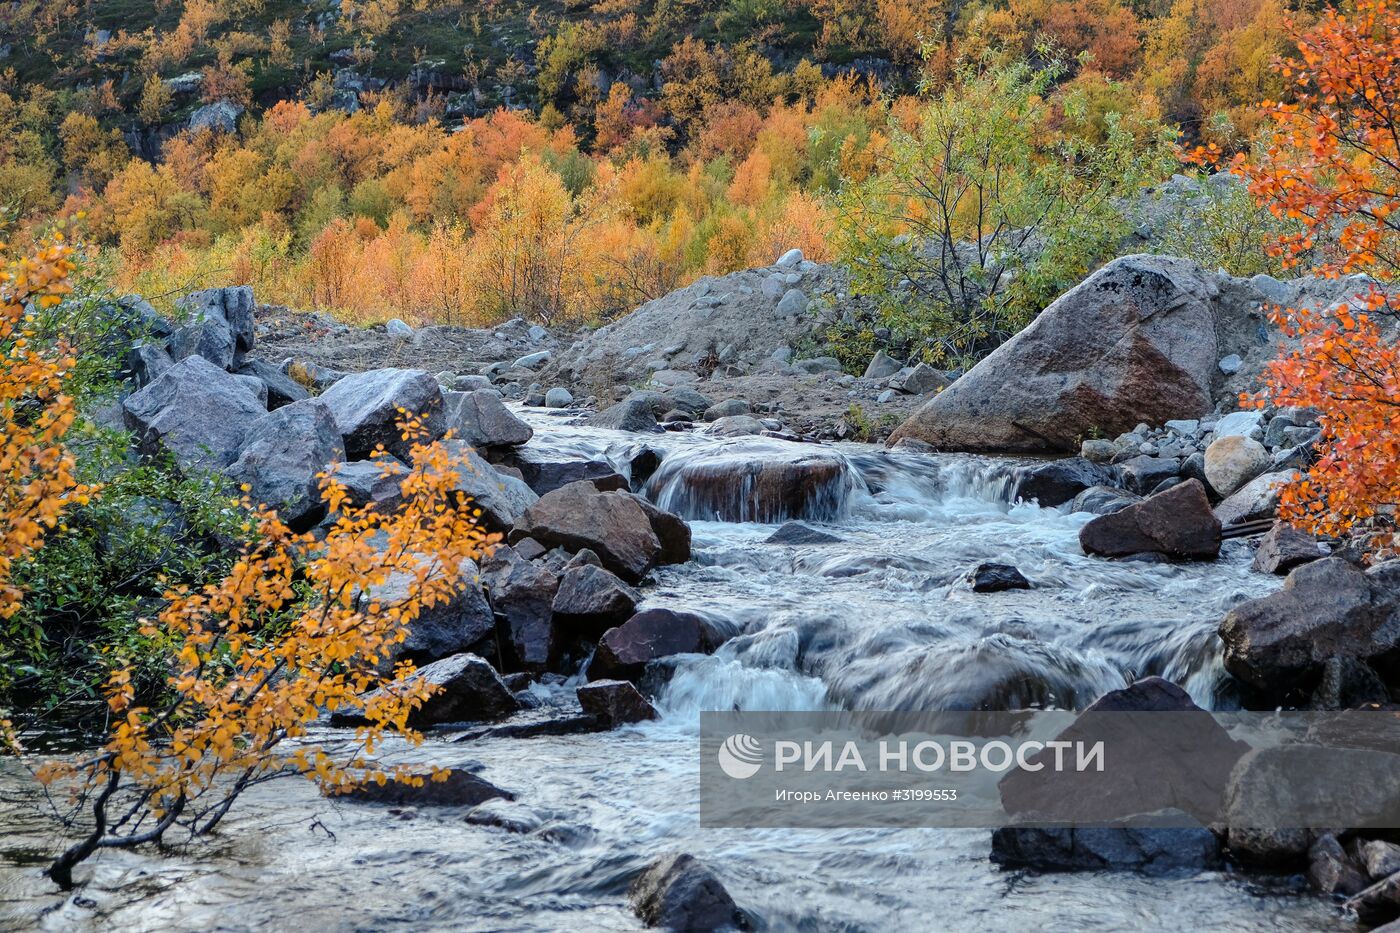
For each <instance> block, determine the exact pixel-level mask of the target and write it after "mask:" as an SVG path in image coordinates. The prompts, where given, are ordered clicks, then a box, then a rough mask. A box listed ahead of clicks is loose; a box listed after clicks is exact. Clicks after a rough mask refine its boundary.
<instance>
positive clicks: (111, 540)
mask: <svg viewBox="0 0 1400 933" xmlns="http://www.w3.org/2000/svg"><path fill="white" fill-rule="evenodd" d="M130 441H131V438H130V435H128V434H127V433H126V432H123V431H116V430H112V429H110V428H102V427H98V426H96V425H94V424H92V423H91V422H84V423H80V424H79V426H78V427H77V428H75V430H74V432H73V440H72V447H73V449H74V450H75V452H77V453H78V457H79V466H80V470H81V473H82V479H83V481H84V482H101V483H102V484H103V486H102V490H101V492H100V494H99V495H98V496H96V497H94V498H93V500H92V501H91V503H90V504H88V505H86V506H82V507H77V508H74V509H73V510H72V512H71V513H70V514H69V517H68V520H67V522H66V524H65V525H63V526H62V527H61V528H60V529H58V530H55V531H54V532H53V533H51V534H50V535H49V538H48V541H47V543H46V544H45V545H44V547H43V548H42V549H40V550H38V551H36V552H34V553H33V554H32V555H31V557H30V558H29V560H28V561H26V562H25V563H23V564H21V565H19V566H18V567H17V568H16V572H15V580H16V582H17V583H18V584H19V585H20V586H21V587H23V588H24V590H25V594H26V595H25V600H24V604H23V607H22V609H21V611H20V613H19V614H18V615H16V616H15V617H14V618H12V619H9V620H7V621H5V622H3V623H0V626H3V628H0V708H5V709H10V710H19V711H22V712H21V715H20V716H19V718H18V721H17V723H16V724H17V725H19V726H20V727H21V728H32V727H33V726H35V725H36V724H37V723H39V722H40V721H42V722H45V723H46V724H48V725H71V724H74V723H77V722H80V721H83V722H86V723H91V724H96V725H100V724H101V716H100V715H96V716H95V714H96V713H98V712H99V711H100V709H101V707H102V703H103V699H102V698H103V691H102V686H103V684H104V683H105V682H106V679H107V675H108V672H109V671H110V670H111V669H112V668H113V666H115V665H120V664H126V663H131V664H133V665H134V666H135V667H136V669H137V670H138V671H139V672H140V675H141V676H140V681H141V682H139V683H138V689H139V690H140V691H141V694H142V695H143V696H150V695H151V692H152V691H154V690H155V689H157V688H158V687H159V686H160V685H161V684H163V683H164V678H165V674H166V671H165V670H164V668H163V664H162V662H161V661H160V659H161V658H162V657H166V656H168V655H167V653H166V652H165V651H163V650H161V646H158V645H154V644H151V643H150V642H149V640H148V639H145V638H143V637H142V636H140V635H139V634H138V629H139V628H140V619H141V618H143V617H147V616H151V615H153V614H154V613H155V612H156V611H158V609H159V606H160V603H161V595H162V593H164V592H165V591H166V590H167V588H168V587H170V586H174V585H179V584H189V585H192V586H199V585H202V584H203V583H205V582H207V581H210V580H215V579H220V578H221V577H222V576H223V574H224V573H225V572H226V571H227V569H228V565H229V562H230V556H229V555H230V551H229V548H230V546H231V545H234V544H236V543H237V542H239V541H241V540H242V539H243V538H244V537H245V536H246V532H245V531H244V528H245V523H246V520H247V519H246V515H245V514H244V512H243V510H242V509H241V508H240V507H238V506H237V505H235V503H234V500H233V495H232V494H231V493H230V491H229V490H228V489H227V488H226V487H225V486H223V485H221V484H220V483H218V482H217V481H215V480H214V479H213V478H211V477H207V476H182V475H181V474H180V472H179V471H178V470H176V469H175V468H174V466H173V465H172V464H170V463H168V462H163V461H155V462H149V463H137V462H133V461H132V460H131V459H130V458H129V453H128V451H129V449H130Z"/></svg>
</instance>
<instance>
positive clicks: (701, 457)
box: [0, 412, 1353, 933]
mask: <svg viewBox="0 0 1400 933" xmlns="http://www.w3.org/2000/svg"><path fill="white" fill-rule="evenodd" d="M530 418H531V420H532V421H533V422H534V423H535V426H536V429H537V434H536V440H535V441H532V442H531V443H532V446H533V447H534V448H536V449H540V450H553V451H556V452H557V451H569V452H573V453H578V454H581V455H584V454H593V455H597V454H601V453H603V452H605V451H606V450H608V449H609V448H612V449H613V451H614V453H616V451H617V450H618V449H620V448H621V447H625V446H627V445H630V444H635V443H636V442H637V438H636V436H635V435H621V434H616V433H613V432H605V431H597V430H589V429H585V428H579V427H573V426H570V425H567V424H565V423H564V422H563V421H562V419H560V418H557V417H552V416H549V415H546V414H544V413H540V412H532V413H530ZM648 443H653V444H654V445H655V446H657V447H659V448H662V449H664V450H665V451H666V459H665V461H664V462H663V464H662V468H661V470H660V471H658V473H657V474H656V475H655V476H654V477H653V478H652V480H651V482H650V483H649V485H648V494H649V495H651V496H652V497H653V498H654V499H656V500H657V501H660V502H661V503H662V504H664V505H666V506H667V507H668V508H674V509H678V510H681V511H683V512H686V513H688V517H690V518H692V519H693V521H692V524H693V529H694V544H695V549H694V550H695V556H694V560H692V561H691V562H690V563H689V564H686V565H684V566H678V567H668V568H664V569H662V570H661V571H659V572H658V573H657V574H656V580H655V582H654V584H653V585H651V586H649V587H648V588H647V590H646V591H645V592H646V605H647V606H671V607H676V608H685V609H690V610H697V611H701V612H704V613H707V614H709V615H711V616H712V617H714V618H716V619H718V620H724V621H726V622H728V623H731V624H733V625H734V626H736V627H737V628H738V629H739V630H740V632H741V634H740V635H738V636H737V637H735V638H733V639H731V640H730V641H729V642H728V643H726V644H725V645H724V646H723V647H722V648H721V649H720V650H719V651H718V652H717V653H716V654H715V655H714V656H712V657H695V658H686V659H684V660H682V661H681V662H680V663H679V665H678V666H677V668H676V671H675V673H674V675H673V676H672V678H671V679H670V681H669V683H668V684H666V686H665V687H664V688H663V692H662V693H661V695H660V697H659V699H658V707H659V709H660V711H661V713H662V716H661V719H660V720H659V721H657V722H654V723H647V724H643V725H640V726H633V727H628V728H625V729H622V730H619V731H617V732H612V733H605V734H592V735H573V736H562V737H544V738H533V739H503V738H497V739H484V740H477V741H471V742H454V741H452V740H453V739H454V738H455V737H456V736H457V733H453V732H439V733H434V734H433V735H431V736H430V737H429V739H428V741H427V742H426V743H425V744H424V745H423V746H422V747H420V748H417V749H412V750H406V749H394V750H391V752H390V755H391V757H393V758H394V759H395V760H409V761H422V762H429V761H431V762H434V763H437V764H439V765H444V766H457V767H463V766H480V768H481V774H482V775H483V776H484V777H486V778H487V779H489V780H491V781H492V782H494V783H496V784H499V785H500V786H502V787H505V788H507V789H509V790H511V791H514V792H515V793H516V794H517V796H518V801H517V802H515V803H509V804H507V803H504V802H501V801H494V802H492V803H491V804H488V805H487V807H488V808H489V809H490V810H491V811H493V812H494V813H495V814H496V816H498V817H499V819H498V820H497V822H499V823H503V824H506V827H505V828H503V827H502V826H484V825H478V824H476V823H468V822H467V821H466V820H465V819H464V815H465V814H464V812H463V811H458V810H450V809H449V810H431V809H421V810H418V811H416V812H414V811H408V812H390V811H388V810H386V809H384V808H380V807H372V806H363V805H354V804H346V803H331V802H328V801H327V800H325V799H322V798H321V797H319V796H318V795H317V794H316V792H315V790H314V788H312V787H311V786H310V785H309V784H306V783H304V782H300V781H285V782H281V783H278V784H273V785H267V786H264V787H260V788H257V789H255V790H254V791H252V792H251V793H250V794H249V795H247V797H246V798H245V799H244V800H243V801H242V802H240V805H239V806H238V807H237V808H236V809H235V811H234V813H233V815H231V816H230V818H229V820H227V821H226V822H225V824H224V825H225V826H226V827H227V831H226V832H224V833H222V834H221V839H220V840H219V841H216V842H214V843H209V844H201V845H199V846H196V847H194V848H191V849H180V850H175V851H171V852H168V853H164V854H159V853H152V852H137V853H130V852H108V853H104V854H102V855H100V856H99V857H97V858H95V859H94V860H93V861H92V863H91V864H90V866H89V867H86V868H84V869H82V870H80V872H79V877H80V878H82V877H90V878H91V880H90V882H89V883H88V884H86V885H85V886H83V887H81V888H80V889H79V890H78V891H77V892H76V893H75V894H74V895H70V896H67V897H65V896H62V895H59V894H57V893H55V892H54V890H53V889H52V886H51V885H49V884H48V883H47V881H46V880H45V879H44V878H43V877H42V875H41V872H40V866H41V865H42V864H43V861H44V858H45V857H46V856H51V855H52V854H53V853H54V852H56V851H57V849H58V847H59V845H60V841H59V840H58V839H56V838H55V834H54V831H53V824H52V823H51V821H49V819H48V818H47V817H46V816H45V815H44V813H43V810H42V808H41V807H40V806H39V802H40V801H39V796H38V793H37V791H36V788H35V785H34V784H33V783H32V782H31V781H29V780H27V778H26V776H25V775H23V774H22V773H21V772H19V771H18V770H17V768H16V766H15V765H14V763H13V762H5V761H3V760H0V928H8V927H10V926H13V927H14V928H16V929H30V928H36V929H45V930H55V931H58V930H62V931H67V930H103V931H107V930H143V931H145V930H152V931H155V930H245V929H252V930H267V931H281V930H288V929H294V928H295V929H303V930H306V931H308V933H311V931H320V930H347V931H349V930H364V931H371V930H521V931H527V930H559V931H564V930H568V931H573V930H585V931H586V930H630V929H637V928H638V926H639V924H638V921H637V920H636V918H635V917H634V916H633V915H632V913H631V912H630V911H629V909H628V907H627V904H626V889H627V885H628V882H629V880H630V878H631V877H632V876H633V875H634V874H635V873H636V871H637V870H639V869H640V868H641V867H642V866H643V865H645V864H646V863H647V862H649V861H651V860H652V859H653V858H655V857H656V856H657V855H658V854H660V853H663V852H667V851H676V850H680V851H686V852H690V853H691V854H693V855H695V856H697V857H699V858H701V859H702V860H704V861H706V862H707V863H708V864H709V865H710V866H711V867H712V868H714V870H715V871H716V872H717V874H719V876H720V877H721V879H722V880H723V881H724V883H725V885H726V886H727V887H728V888H729V890H730V892H731V893H732V894H733V895H734V897H735V899H736V900H737V901H738V902H739V903H740V905H741V906H743V907H746V908H748V909H749V910H750V911H751V912H752V913H753V914H755V915H756V916H757V917H759V918H760V919H761V920H762V921H763V922H764V923H766V924H767V928H768V929H772V930H812V931H826V930H872V931H886V930H1126V929H1148V930H1184V929H1191V930H1232V931H1252V930H1260V931H1264V930H1319V929H1334V928H1335V929H1350V928H1353V927H1352V925H1351V924H1350V923H1348V922H1346V921H1344V920H1343V919H1342V918H1341V917H1340V916H1339V915H1338V913H1337V912H1336V910H1335V909H1334V908H1332V907H1330V906H1328V905H1327V904H1325V903H1323V902H1322V901H1320V900H1318V899H1316V898H1313V897H1311V896H1309V895H1306V894H1299V893H1297V892H1296V890H1295V889H1294V886H1291V885H1290V884H1288V883H1286V882H1284V881H1271V880H1261V879H1258V878H1250V877H1248V876H1238V875H1232V874H1229V873H1204V874H1198V875H1182V876H1168V877H1154V878H1144V877H1140V876H1136V875H1131V874H1115V873H1087V874H1063V875H1054V874H1050V875H1037V874H1028V873H1019V872H1006V871H1001V870H999V869H997V868H996V867H995V866H994V865H992V864H991V863H990V862H989V861H988V858H987V855H988V851H989V835H990V834H989V833H988V832H987V831H985V830H935V829H910V830H878V831H876V830H825V831H815V830H804V831H793V830H779V829H765V830H747V831H739V830H717V829H701V828H700V827H699V823H698V815H697V800H698V773H697V767H698V766H697V745H696V736H697V728H698V713H699V712H700V711H701V710H706V709H720V710H730V709H742V710H807V709H825V708H848V709H876V710H878V709H945V708H951V709H964V708H978V707H983V706H985V707H988V708H1024V707H1035V706H1048V707H1060V708H1080V707H1083V706H1085V705H1086V704H1088V703H1089V702H1092V700H1093V699H1095V698H1096V697H1097V696H1099V695H1100V694H1101V693H1103V692H1104V691H1106V690H1110V689H1113V688H1116V687H1121V686H1123V685H1124V684H1125V683H1127V682H1129V681H1130V680H1131V679H1133V678H1134V677H1137V676H1143V675H1147V674H1162V675H1163V676H1166V677H1168V678H1170V679H1172V680H1175V681H1177V682H1178V683H1181V684H1183V685H1184V686H1185V687H1186V688H1187V689H1188V690H1189V691H1190V692H1191V694H1192V696H1193V697H1194V698H1195V699H1196V701H1197V702H1198V703H1201V704H1202V705H1205V706H1211V707H1224V706H1228V705H1229V704H1230V703H1231V696H1230V694H1229V690H1228V687H1227V685H1226V678H1225V677H1224V674H1223V671H1222V668H1221V665H1220V660H1219V652H1218V648H1217V639H1216V637H1215V634H1214V632H1215V626H1216V624H1217V623H1218V621H1219V619H1220V618H1221V616H1222V615H1223V613H1224V612H1225V611H1226V610H1227V609H1228V608H1229V607H1230V606H1231V605H1232V604H1234V603H1235V602H1237V601H1239V600H1241V599H1244V598H1249V597H1253V596H1257V595H1261V594H1263V593H1266V592H1268V591H1269V590H1270V589H1272V588H1274V587H1276V586H1277V582H1276V581H1275V580H1274V579H1272V578H1269V577H1264V576H1261V575H1258V574H1252V573H1251V572H1250V571H1249V553H1248V546H1247V545H1244V544H1242V543H1238V542H1234V543H1227V545H1226V548H1225V552H1224V554H1223V557H1222V559H1221V560H1220V561H1219V562H1217V563H1214V564H1209V565H1195V566H1186V565H1161V564H1140V563H1109V562H1105V561H1102V560H1095V559H1090V558H1087V557H1085V556H1084V555H1083V554H1082V553H1081V552H1080V550H1079V547H1078V537H1077V535H1078V530H1079V528H1080V527H1081V525H1082V524H1083V523H1084V522H1085V521H1087V520H1088V518H1089V516H1087V515H1082V514H1080V515H1075V514H1069V513H1068V511H1067V510H1066V509H1060V510H1056V509H1042V508H1040V507H1038V506H1036V505H1034V504H1013V503H1010V502H1008V501H1007V490H1008V488H1009V485H1010V484H1009V483H1008V481H1007V476H1008V475H1009V468H1010V464H1008V463H1007V462H1004V461H1001V462H999V461H992V460H986V459H978V458H960V457H933V456H923V455H917V454H909V453H886V452H884V451H880V450H877V449H875V448H871V447H864V446H860V445H845V446H841V447H839V448H831V447H814V446H812V445H797V444H789V443H786V442H781V441H771V440H766V439H744V440H738V441H719V440H716V439H711V438H705V437H700V436H689V435H664V436H658V437H657V438H656V439H655V440H654V441H650V440H649V441H648ZM814 456H815V457H818V458H825V459H826V460H828V461H832V462H835V463H836V464H837V465H838V469H836V470H835V471H834V472H832V473H831V474H829V475H827V476H826V477H825V479H824V481H823V483H822V484H821V486H820V488H818V489H816V490H815V494H814V495H813V496H812V497H811V498H810V500H809V501H808V503H807V508H808V511H809V514H811V515H815V516H816V518H818V519H821V520H814V521H813V522H812V524H813V525H814V526H815V527H818V528H820V529H822V530H824V531H826V532H828V533H830V534H831V535H834V536H835V537H837V538H839V539H840V540H839V541H837V542H830V543H824V544H811V545H798V546H790V545H782V544H770V543H766V539H767V538H768V537H769V536H770V535H771V534H772V533H773V531H774V528H775V526H774V525H773V524H759V523H756V522H740V521H714V520H704V519H705V518H706V517H714V516H720V517H725V516H737V517H743V518H759V517H761V518H771V519H776V518H781V517H782V515H783V514H784V513H785V512H787V511H790V510H791V507H790V505H788V504H782V505H780V506H772V505H771V503H769V504H765V502H763V501H759V502H756V501H755V499H759V500H766V499H771V497H773V496H774V495H776V494H781V491H780V490H775V489H774V488H772V487H771V485H768V486H765V484H764V483H763V481H762V478H761V477H759V478H755V477H754V474H753V473H752V471H750V472H749V473H745V472H744V470H745V466H744V465H745V464H752V463H753V462H754V461H755V460H760V459H762V460H768V461H771V460H773V459H777V460H785V459H786V460H792V461H795V462H799V463H800V462H802V461H804V460H806V459H807V458H810V457H814ZM717 462H722V463H725V464H727V466H725V467H724V468H723V470H722V471H721V472H722V473H723V475H724V476H726V477H727V480H726V484H721V486H720V487H719V489H720V491H719V492H716V487H715V486H714V484H713V483H712V482H710V483H708V485H707V484H706V482H701V483H700V484H699V485H697V484H696V483H695V478H696V477H697V476H700V477H702V479H703V478H704V476H705V471H706V469H708V467H707V464H710V465H713V464H715V463H717ZM712 472H713V471H712ZM709 478H710V479H711V480H712V479H713V476H710V477H709ZM982 561H997V562H1001V563H1007V564H1014V565H1015V566H1016V567H1018V568H1019V569H1020V570H1021V572H1022V573H1024V574H1025V576H1026V577H1028V578H1029V579H1030V580H1031V581H1032V582H1033V583H1034V585H1035V586H1034V589H1031V590H1024V591H1011V592H1005V593H997V594H974V593H972V592H970V591H969V590H968V589H967V587H966V586H965V585H964V584H961V583H960V580H961V578H962V576H963V575H964V574H965V573H966V572H967V570H968V569H969V568H970V567H972V566H974V565H976V564H978V563H980V562H982ZM532 690H534V691H535V693H536V695H537V696H538V697H539V699H540V701H541V703H542V704H543V706H542V709H541V710H540V711H537V712H536V713H534V714H533V715H536V716H543V715H547V714H548V713H549V711H550V710H552V709H556V708H558V709H561V710H562V709H563V708H565V707H567V706H568V704H569V703H570V702H571V697H572V692H573V691H572V688H571V686H563V687H552V688H546V687H542V686H536V687H534V688H532ZM317 737H318V739H321V740H323V741H326V742H328V743H331V744H333V743H335V742H336V741H339V739H337V737H336V733H335V732H333V731H326V732H323V733H321V734H319V735H318V736H317Z"/></svg>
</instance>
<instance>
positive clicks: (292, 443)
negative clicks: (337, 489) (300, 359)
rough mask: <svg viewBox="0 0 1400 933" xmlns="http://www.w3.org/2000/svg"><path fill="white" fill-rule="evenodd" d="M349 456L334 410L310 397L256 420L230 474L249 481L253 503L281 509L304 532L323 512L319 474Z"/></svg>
mask: <svg viewBox="0 0 1400 933" xmlns="http://www.w3.org/2000/svg"><path fill="white" fill-rule="evenodd" d="M344 459H345V447H344V445H342V444H341V442H340V432H339V431H338V430H336V427H335V419H334V418H332V417H331V413H330V409H328V408H326V406H325V405H324V404H323V403H322V402H321V401H320V400H318V399H307V400H305V401H302V402H294V403H293V404H291V405H287V406H285V407H283V408H279V409H278V410H277V411H274V412H272V413H270V414H267V415H263V416H262V417H261V418H259V419H258V420H257V421H255V422H253V424H252V425H251V426H250V427H249V428H248V433H247V434H246V435H245V437H244V439H243V449H242V451H241V452H240V453H239V456H238V460H237V461H235V462H234V464H233V466H231V467H229V470H228V475H229V478H230V479H232V480H233V481H234V482H235V483H239V484H245V483H246V484H247V485H248V487H249V489H248V494H249V495H250V496H251V497H252V498H253V500H254V501H256V502H261V503H262V504H263V505H266V506H270V507H272V508H274V509H276V510H277V512H278V514H279V515H280V516H281V518H282V520H283V521H285V522H286V523H287V524H288V525H290V526H291V527H292V528H293V529H298V530H299V529H303V528H307V527H310V526H311V525H314V524H315V523H316V522H317V521H318V520H319V518H320V516H321V515H322V514H323V512H324V504H323V503H322V501H321V490H320V481H319V479H318V477H319V476H320V475H321V474H322V473H323V472H325V471H326V470H327V469H328V468H329V467H330V466H331V465H332V464H334V463H336V462H338V461H340V460H344Z"/></svg>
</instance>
